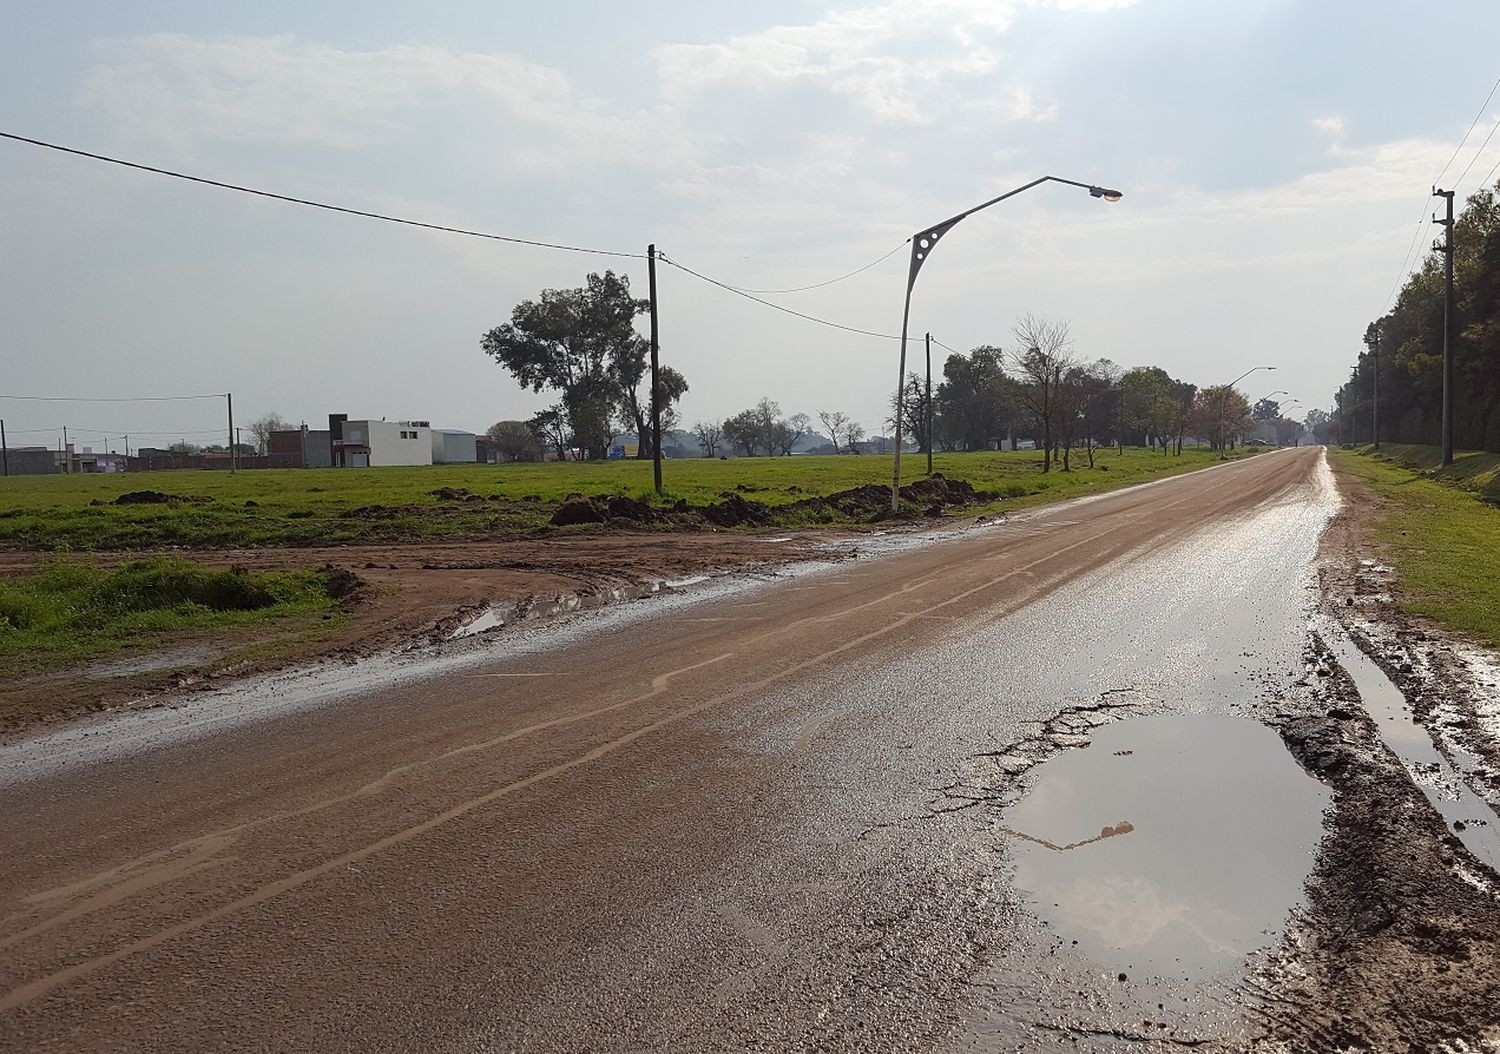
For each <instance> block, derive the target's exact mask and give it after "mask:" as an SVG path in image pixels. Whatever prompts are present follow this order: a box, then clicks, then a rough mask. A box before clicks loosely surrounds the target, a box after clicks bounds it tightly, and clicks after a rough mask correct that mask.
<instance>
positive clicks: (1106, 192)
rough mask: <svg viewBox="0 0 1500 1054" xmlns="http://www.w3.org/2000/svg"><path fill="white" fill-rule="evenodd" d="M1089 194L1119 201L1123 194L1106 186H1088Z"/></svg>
mask: <svg viewBox="0 0 1500 1054" xmlns="http://www.w3.org/2000/svg"><path fill="white" fill-rule="evenodd" d="M1089 196H1090V197H1095V198H1103V199H1104V200H1105V201H1119V200H1120V199H1121V198H1123V197H1124V196H1125V195H1123V194H1121V193H1120V192H1119V191H1118V190H1111V189H1109V188H1108V187H1089Z"/></svg>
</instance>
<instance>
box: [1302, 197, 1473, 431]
mask: <svg viewBox="0 0 1500 1054" xmlns="http://www.w3.org/2000/svg"><path fill="white" fill-rule="evenodd" d="M1456 221H1457V222H1456V223H1455V224H1454V229H1453V246H1454V259H1453V271H1454V302H1455V303H1454V306H1455V309H1456V311H1455V314H1456V317H1455V318H1454V319H1453V320H1452V330H1451V344H1452V355H1453V379H1454V385H1453V395H1454V398H1453V410H1454V413H1453V426H1454V434H1453V438H1454V444H1455V446H1457V447H1458V448H1460V449H1463V448H1468V449H1484V450H1491V451H1497V452H1500V186H1497V187H1495V188H1483V189H1481V190H1479V191H1477V192H1475V193H1474V194H1472V195H1471V196H1470V197H1469V199H1468V201H1467V202H1466V203H1465V205H1464V207H1463V209H1462V211H1461V212H1460V213H1459V215H1458V216H1457V217H1456ZM1364 346H1365V350H1364V352H1363V353H1361V354H1360V356H1359V358H1358V361H1357V363H1356V365H1355V369H1354V373H1353V375H1352V376H1351V378H1350V379H1349V381H1348V383H1346V384H1345V385H1344V386H1343V387H1342V388H1340V389H1339V392H1338V394H1337V395H1336V396H1335V408H1336V410H1337V417H1335V418H1333V419H1331V420H1326V421H1320V422H1319V423H1318V424H1317V425H1310V427H1313V428H1314V434H1315V436H1316V438H1318V439H1319V440H1320V441H1344V442H1367V441H1369V440H1370V439H1371V438H1372V437H1373V434H1374V416H1375V414H1374V411H1375V406H1374V402H1375V373H1376V369H1377V367H1378V369H1379V374H1380V436H1381V438H1382V439H1383V440H1389V441H1392V442H1398V443H1428V444H1434V443H1437V442H1438V441H1439V438H1440V435H1441V429H1442V391H1443V384H1442V361H1443V258H1442V254H1441V253H1439V252H1433V253H1431V254H1429V255H1428V256H1427V257H1426V258H1425V259H1424V260H1423V261H1422V262H1421V264H1420V265H1419V267H1418V268H1417V270H1416V271H1415V272H1414V273H1412V274H1411V275H1410V277H1408V278H1407V280H1406V283H1405V285H1404V286H1403V287H1402V289H1401V292H1400V294H1399V295H1398V296H1397V298H1396V302H1395V304H1394V305H1393V306H1392V307H1391V310H1390V311H1389V312H1387V313H1386V314H1385V315H1384V316H1382V317H1381V318H1379V319H1376V320H1375V321H1373V322H1372V323H1370V325H1369V326H1367V327H1366V329H1365V333H1364Z"/></svg>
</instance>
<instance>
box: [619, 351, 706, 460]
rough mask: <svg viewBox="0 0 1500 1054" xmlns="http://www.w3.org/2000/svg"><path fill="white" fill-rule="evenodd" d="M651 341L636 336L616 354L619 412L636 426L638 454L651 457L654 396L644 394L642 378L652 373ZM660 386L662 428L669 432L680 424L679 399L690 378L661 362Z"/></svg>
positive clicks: (658, 382) (658, 381)
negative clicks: (641, 395)
mask: <svg viewBox="0 0 1500 1054" xmlns="http://www.w3.org/2000/svg"><path fill="white" fill-rule="evenodd" d="M650 351H651V342H650V341H647V340H639V339H638V340H636V341H635V342H634V344H633V345H631V346H630V347H629V348H625V349H623V350H622V351H621V353H620V354H619V355H618V356H616V358H615V360H614V365H613V372H614V375H615V378H616V380H617V381H618V384H619V394H618V400H619V407H620V415H621V416H622V417H623V418H624V419H625V420H626V421H628V422H630V423H631V425H633V426H634V428H635V434H636V438H637V439H638V440H639V446H638V447H637V450H636V457H639V458H650V457H651V397H650V395H649V394H648V395H647V396H646V397H645V398H641V397H640V394H639V388H640V385H641V382H642V381H643V380H644V379H645V378H646V377H647V376H649V375H650V370H649V368H648V361H647V356H648V355H649V353H650ZM656 382H657V388H658V391H659V392H660V406H661V430H662V431H663V432H670V431H672V430H673V429H674V428H676V427H677V423H678V422H677V402H678V400H680V399H681V398H682V397H683V395H685V394H686V393H687V390H688V382H687V378H685V377H683V375H682V374H680V373H678V372H677V371H676V370H675V369H673V368H672V367H671V366H662V367H660V369H659V370H658V371H657V380H656Z"/></svg>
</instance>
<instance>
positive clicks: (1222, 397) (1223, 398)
mask: <svg viewBox="0 0 1500 1054" xmlns="http://www.w3.org/2000/svg"><path fill="white" fill-rule="evenodd" d="M1275 368H1276V367H1275V366H1251V367H1250V368H1249V369H1248V370H1246V371H1245V372H1244V373H1242V374H1240V375H1239V376H1238V377H1236V378H1235V379H1234V380H1232V381H1230V382H1229V383H1228V384H1226V385H1225V386H1224V390H1223V391H1221V392H1220V393H1219V459H1220V460H1221V461H1222V460H1223V459H1224V457H1225V456H1226V455H1225V453H1224V448H1225V446H1226V445H1227V444H1226V443H1225V442H1224V404H1225V403H1227V402H1228V401H1229V393H1230V392H1232V391H1234V386H1235V385H1236V384H1239V383H1240V381H1242V380H1244V379H1245V378H1246V377H1248V376H1250V375H1251V374H1252V373H1255V372H1256V371H1257V370H1274V369H1275ZM1267 398H1269V396H1267Z"/></svg>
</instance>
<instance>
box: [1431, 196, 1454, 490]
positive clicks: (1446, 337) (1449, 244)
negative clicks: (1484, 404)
mask: <svg viewBox="0 0 1500 1054" xmlns="http://www.w3.org/2000/svg"><path fill="white" fill-rule="evenodd" d="M1432 196H1433V197H1435V198H1443V199H1444V200H1445V203H1446V204H1447V207H1448V208H1447V215H1446V218H1444V219H1441V220H1440V219H1438V218H1437V217H1436V216H1434V217H1433V218H1432V222H1433V223H1436V224H1438V225H1439V226H1441V227H1444V228H1446V230H1447V234H1446V236H1445V237H1444V238H1443V244H1442V245H1441V246H1436V248H1440V249H1442V252H1443V258H1444V259H1443V430H1442V431H1443V464H1445V465H1451V464H1453V191H1451V190H1439V189H1438V188H1437V187H1433V188H1432Z"/></svg>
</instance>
